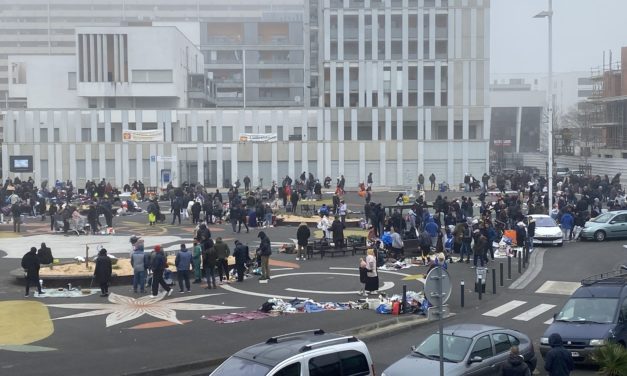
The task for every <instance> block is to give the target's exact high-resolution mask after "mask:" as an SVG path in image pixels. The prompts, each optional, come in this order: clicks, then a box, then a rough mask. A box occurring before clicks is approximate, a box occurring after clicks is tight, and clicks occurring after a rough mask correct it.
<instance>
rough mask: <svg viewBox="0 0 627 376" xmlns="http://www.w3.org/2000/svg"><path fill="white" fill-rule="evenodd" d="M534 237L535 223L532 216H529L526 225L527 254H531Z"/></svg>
mask: <svg viewBox="0 0 627 376" xmlns="http://www.w3.org/2000/svg"><path fill="white" fill-rule="evenodd" d="M535 235H536V221H535V220H534V219H533V217H532V216H529V220H528V223H527V249H528V250H529V252H533V237H534V236H535Z"/></svg>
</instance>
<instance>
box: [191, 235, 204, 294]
mask: <svg viewBox="0 0 627 376" xmlns="http://www.w3.org/2000/svg"><path fill="white" fill-rule="evenodd" d="M192 247H193V248H192V265H193V268H194V282H193V283H200V282H201V281H202V279H201V278H202V272H201V271H200V267H201V263H202V260H201V254H202V246H201V245H200V243H198V239H197V238H194V244H193V246H192Z"/></svg>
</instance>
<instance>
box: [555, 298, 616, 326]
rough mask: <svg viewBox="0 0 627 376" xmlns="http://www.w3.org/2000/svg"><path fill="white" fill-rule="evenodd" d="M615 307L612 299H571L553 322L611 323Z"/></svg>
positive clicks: (614, 300)
mask: <svg viewBox="0 0 627 376" xmlns="http://www.w3.org/2000/svg"><path fill="white" fill-rule="evenodd" d="M617 305H618V299H614V298H571V299H570V300H569V301H568V302H566V305H564V308H562V310H561V311H560V313H558V314H557V316H556V317H555V321H567V322H592V323H600V324H605V323H612V322H613V321H614V313H615V312H616V306H617Z"/></svg>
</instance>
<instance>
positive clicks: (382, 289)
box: [285, 282, 394, 295]
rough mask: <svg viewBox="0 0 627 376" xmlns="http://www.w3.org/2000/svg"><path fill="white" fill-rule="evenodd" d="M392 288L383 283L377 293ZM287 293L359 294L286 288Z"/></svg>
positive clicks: (356, 292) (387, 283) (391, 285)
mask: <svg viewBox="0 0 627 376" xmlns="http://www.w3.org/2000/svg"><path fill="white" fill-rule="evenodd" d="M392 287H394V282H383V286H381V287H379V291H385V290H389V289H391V288H392ZM285 290H287V291H294V292H302V293H305V294H324V295H353V294H359V291H317V290H301V289H293V288H287V289H285Z"/></svg>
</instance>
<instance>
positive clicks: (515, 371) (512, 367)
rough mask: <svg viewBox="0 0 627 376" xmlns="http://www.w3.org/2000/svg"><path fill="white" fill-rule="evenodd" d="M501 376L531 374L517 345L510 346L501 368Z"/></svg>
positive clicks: (526, 375) (528, 375) (525, 375)
mask: <svg viewBox="0 0 627 376" xmlns="http://www.w3.org/2000/svg"><path fill="white" fill-rule="evenodd" d="M501 376H531V370H530V369H529V366H528V365H527V363H525V359H524V358H523V357H522V355H520V352H519V350H518V346H512V348H511V349H510V350H509V357H508V358H507V360H506V361H505V363H504V364H503V368H501Z"/></svg>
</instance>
